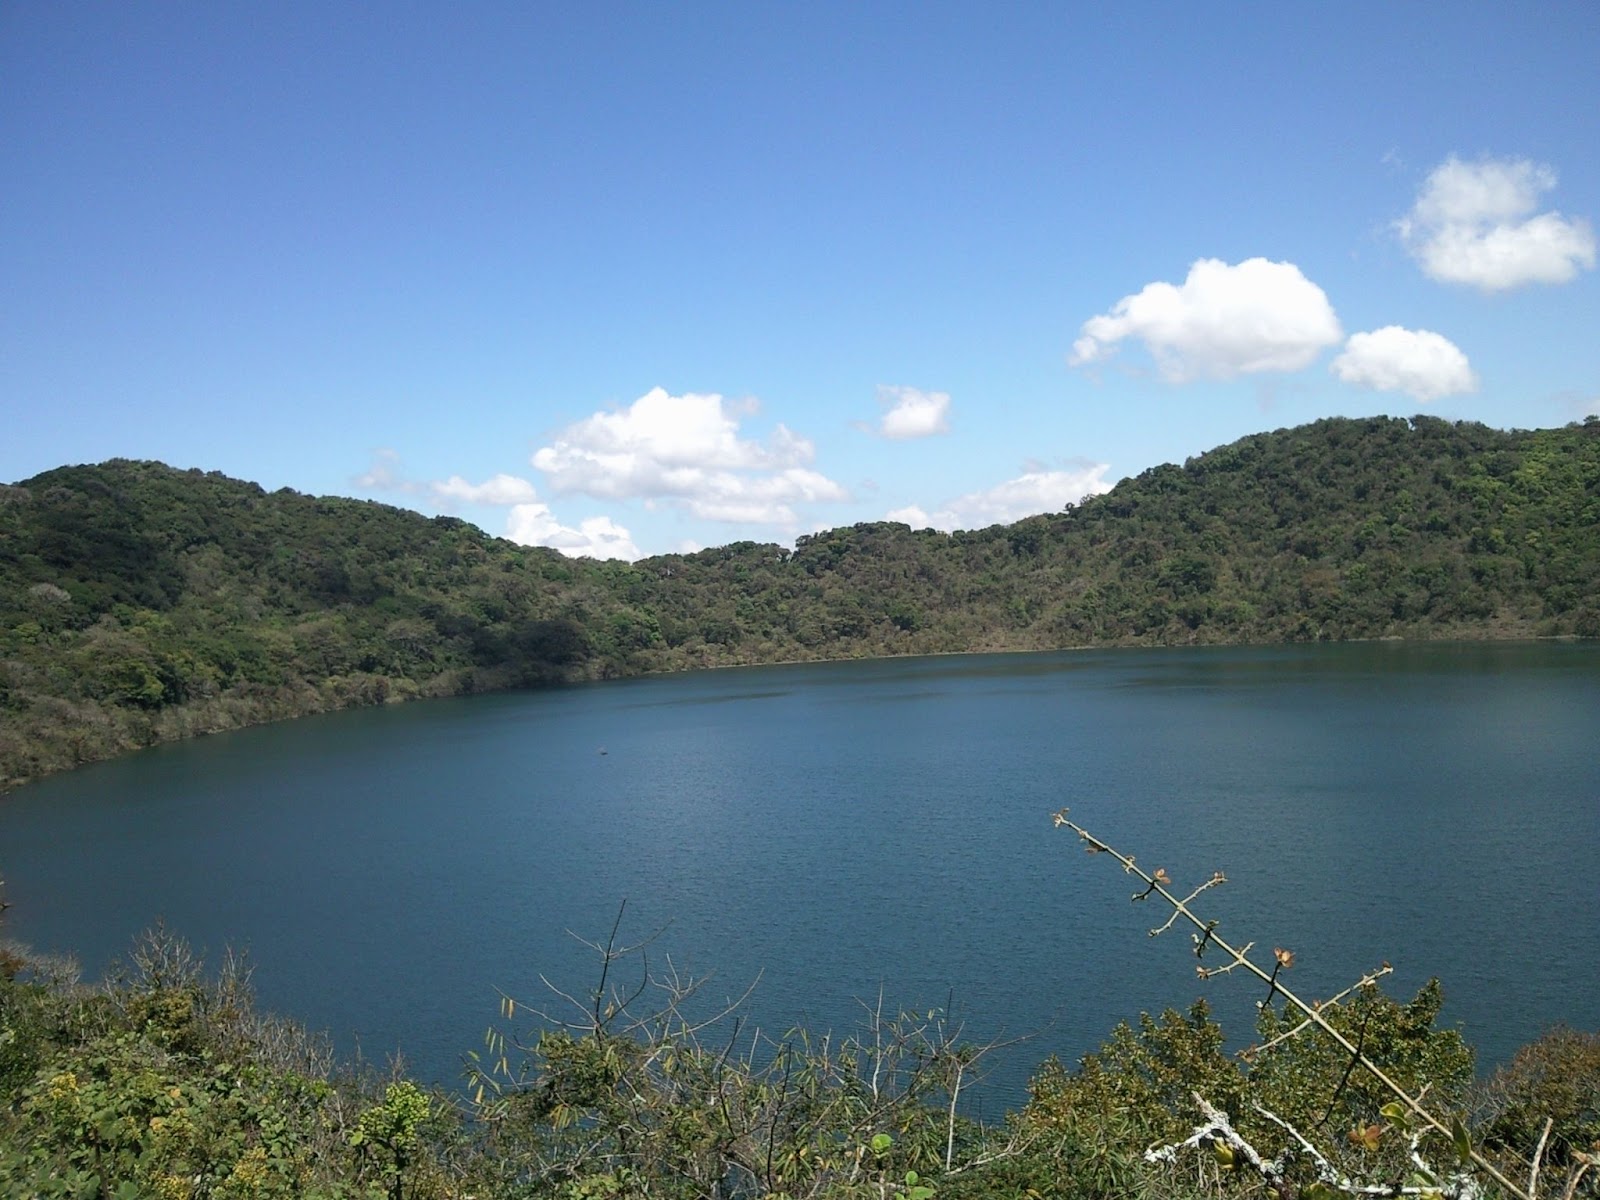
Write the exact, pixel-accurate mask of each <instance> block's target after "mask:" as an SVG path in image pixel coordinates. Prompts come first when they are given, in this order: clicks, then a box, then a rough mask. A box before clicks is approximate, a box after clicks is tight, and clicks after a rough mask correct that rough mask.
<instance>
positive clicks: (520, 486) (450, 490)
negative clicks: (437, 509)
mask: <svg viewBox="0 0 1600 1200" xmlns="http://www.w3.org/2000/svg"><path fill="white" fill-rule="evenodd" d="M428 490H429V491H430V492H431V493H432V494H433V497H434V499H435V500H438V501H440V502H441V503H449V502H451V501H459V502H460V503H463V504H497V505H508V504H532V503H533V502H534V501H535V500H537V499H538V498H539V496H538V493H537V492H535V491H534V490H533V484H531V483H529V482H528V481H527V480H526V479H519V478H518V477H517V476H515V475H504V474H501V475H494V476H491V477H490V478H489V479H486V480H485V481H484V482H482V483H468V482H467V481H466V480H465V479H463V478H461V476H459V475H452V476H450V478H449V479H446V480H445V481H444V482H443V483H437V482H435V483H430V484H429V485H428Z"/></svg>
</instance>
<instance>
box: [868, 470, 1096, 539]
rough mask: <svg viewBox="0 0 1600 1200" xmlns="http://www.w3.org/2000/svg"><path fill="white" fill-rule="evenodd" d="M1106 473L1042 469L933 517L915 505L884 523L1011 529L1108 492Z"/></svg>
mask: <svg viewBox="0 0 1600 1200" xmlns="http://www.w3.org/2000/svg"><path fill="white" fill-rule="evenodd" d="M1108 470H1110V465H1109V464H1108V463H1080V464H1076V465H1074V466H1071V467H1069V468H1067V469H1064V470H1055V471H1052V470H1046V469H1044V468H1042V467H1040V468H1036V469H1032V470H1028V471H1025V472H1024V473H1023V474H1021V475H1019V476H1017V477H1016V478H1015V479H1008V480H1006V481H1005V482H1004V483H997V484H995V486H994V487H991V488H986V489H985V490H983V491H981V492H968V493H967V494H966V495H964V496H957V497H956V498H955V499H954V500H951V501H949V502H948V503H947V504H944V505H941V506H940V507H939V508H938V509H937V510H936V511H934V512H931V513H930V512H927V511H926V510H924V509H922V508H920V507H919V506H917V505H915V504H913V505H909V506H907V507H905V508H897V509H894V510H892V511H890V512H889V513H888V514H886V519H887V520H890V521H904V522H905V523H906V524H907V525H910V526H911V527H912V528H913V529H929V528H932V529H942V530H944V531H945V532H947V533H949V532H952V531H954V530H957V529H983V528H986V527H987V526H990V525H1003V524H1009V523H1011V522H1012V521H1020V520H1021V519H1022V518H1023V517H1031V516H1033V515H1034V514H1036V513H1044V512H1059V511H1060V510H1061V509H1063V508H1065V507H1066V506H1067V505H1068V504H1076V503H1077V502H1078V501H1080V500H1082V499H1083V498H1084V497H1085V496H1098V495H1099V494H1100V493H1102V492H1109V491H1110V490H1111V484H1109V483H1107V482H1106V479H1105V474H1106V472H1107V471H1108Z"/></svg>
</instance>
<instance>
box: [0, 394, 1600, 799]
mask: <svg viewBox="0 0 1600 1200" xmlns="http://www.w3.org/2000/svg"><path fill="white" fill-rule="evenodd" d="M1556 634H1580V635H1584V636H1596V635H1600V420H1596V419H1595V418H1590V419H1589V420H1587V421H1586V422H1584V423H1583V424H1582V425H1572V426H1568V427H1566V428H1564V429H1554V430H1537V431H1531V432H1502V431H1497V430H1492V429H1488V428H1486V427H1484V426H1481V425H1471V424H1459V425H1452V424H1450V423H1447V422H1444V421H1440V420H1436V419H1432V418H1425V417H1418V418H1415V419H1413V420H1411V421H1405V420H1398V419H1389V418H1375V419H1370V420H1327V421H1319V422H1317V423H1316V424H1313V425H1307V426H1303V427H1300V428H1296V429H1289V430H1280V431H1278V432H1275V433H1264V434H1257V435H1254V436H1251V437H1247V438H1245V439H1243V440H1241V441H1238V442H1235V443H1233V444H1231V445H1228V446H1224V447H1221V448H1219V449H1217V450H1213V451H1211V452H1209V453H1207V454H1203V455H1201V456H1199V457H1198V458H1195V459H1191V460H1190V461H1189V462H1187V463H1186V464H1184V465H1183V466H1181V467H1179V466H1175V465H1167V466H1161V467H1156V468H1154V469H1152V470H1149V471H1146V472H1144V473H1143V474H1142V475H1140V476H1138V477H1137V478H1134V479H1128V480H1124V481H1123V482H1122V483H1120V484H1119V485H1118V486H1117V487H1116V488H1115V489H1113V490H1112V491H1111V492H1109V493H1108V494H1106V495H1104V496H1099V497H1095V498H1093V499H1091V500H1088V501H1086V502H1085V503H1083V504H1081V505H1078V506H1077V507H1075V508H1071V509H1069V510H1068V511H1066V512H1062V513H1055V514H1049V515H1045V516H1039V517H1032V518H1029V519H1027V520H1024V521H1021V522H1019V523H1017V524H1015V525H1009V526H996V527H994V528H991V529H985V530H979V531H974V532H966V533H958V534H955V535H953V536H952V535H947V534H941V533H936V532H934V531H932V530H922V531H920V532H918V531H913V530H911V529H909V528H908V527H906V526H904V525H897V524H890V523H883V524H872V525H857V526H855V527H853V528H849V529H839V530H834V531H832V532H829V533H822V534H818V535H816V536H813V537H806V538H801V539H800V541H799V544H798V545H797V546H796V548H795V549H794V550H793V551H792V552H791V551H788V550H785V549H783V548H781V547H778V546H773V545H757V544H755V543H751V542H741V543H737V544H735V545H731V546H726V547H722V548H719V549H714V550H705V551H702V552H700V553H698V554H692V555H672V556H666V557H661V558H651V559H645V560H643V561H641V562H638V563H635V564H632V565H631V566H630V565H625V564H620V563H597V562H592V561H589V560H577V561H574V560H571V559H566V558H563V557H561V556H560V555H558V554H557V553H555V552H554V551H551V550H544V549H536V548H528V547H522V546H517V545H513V544H512V543H510V542H506V541H503V540H500V539H497V538H493V537H490V536H488V535H486V534H484V533H483V532H482V531H480V530H478V529H476V528H474V527H472V526H470V525H467V524H466V523H464V522H462V521H458V520H453V519H449V518H433V519H429V518H426V517H422V516H419V515H417V514H416V513H412V512H408V511H405V510H402V509H396V508H390V507H388V506H385V505H380V504H374V503H370V502H365V501H356V500H344V499H330V498H315V497H311V496H305V495H301V494H299V493H296V492H293V491H290V490H287V489H286V490H283V491H278V492H272V493H268V492H265V491H263V490H262V489H261V488H259V487H257V486H255V485H254V484H250V483H242V482H239V481H236V480H232V479H228V478H226V477H224V476H222V475H219V474H216V473H211V474H205V473H202V472H200V471H179V470H174V469H172V468H169V467H166V466H163V465H162V464H160V463H151V462H131V461H126V460H113V461H111V462H107V463H103V464H101V465H99V466H79V467H63V468H60V469H58V470H54V471H48V472H46V473H44V474H42V475H39V476H36V477H35V478H33V479H29V480H25V481H23V482H21V483H19V484H16V485H14V486H10V487H0V787H6V786H13V785H15V784H16V783H18V782H21V781H23V780H26V779H29V778H32V777H35V776H38V775H42V774H45V773H47V772H49V771H53V770H58V769H61V768H64V767H68V766H72V765H74V764H77V763H80V762H86V761H90V760H93V759H99V758H104V757H108V756H110V755H113V754H116V753H119V752H121V751H123V750H126V749H130V748H133V747H136V746H142V745H148V744H150V743H152V742H155V741H158V740H165V739H171V738H177V737H184V736H188V735H192V734H197V733H204V732H210V731H215V730H221V729H228V728H234V727H237V726H240V725H245V724H250V723H254V722H259V721H263V720H271V719H275V718H279V717H285V716H292V715H297V714H301V713H308V712H317V711H321V710H325V709H329V708H338V707H344V706H348V705H354V704H370V703H379V702H383V701H389V700H395V699H404V698H408V697H412V696H420V695H449V694H456V693H461V692H469V691H479V690H487V689H495V688H504V687H511V686H518V685H525V684H538V683H545V682H553V681H559V680H570V679H580V678H599V677H606V676H615V675H626V674H634V673H639V672H645V671H658V670H672V669H681V668H690V667H702V666H716V665H727V664H735V663H755V662H770V661H779V660H788V659H818V658H837V657H856V656H866V655H882V654H911V653H932V652H941V651H966V650H998V649H1045V648H1052V647H1068V646H1087V645H1111V644H1117V645H1123V644H1136V643H1144V644H1177V643H1192V642H1243V641H1252V642H1261V641H1282V640H1305V639H1333V638H1365V637H1385V636H1401V637H1522V636H1534V635H1556Z"/></svg>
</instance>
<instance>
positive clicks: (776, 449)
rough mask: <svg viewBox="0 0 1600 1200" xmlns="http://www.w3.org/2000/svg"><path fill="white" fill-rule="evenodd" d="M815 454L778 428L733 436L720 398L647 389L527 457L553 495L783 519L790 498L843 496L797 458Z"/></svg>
mask: <svg viewBox="0 0 1600 1200" xmlns="http://www.w3.org/2000/svg"><path fill="white" fill-rule="evenodd" d="M815 455H816V451H815V448H814V447H813V446H812V444H811V443H810V442H809V441H808V440H806V439H805V438H803V437H801V436H800V435H798V434H796V433H794V432H793V431H791V430H790V429H788V428H787V427H786V426H784V425H779V426H778V427H777V429H776V430H775V431H774V432H773V433H772V435H771V436H770V437H769V438H767V439H766V440H765V441H764V442H758V441H754V440H751V439H748V438H742V437H740V436H739V421H738V419H737V414H736V413H734V412H732V411H730V406H729V405H728V404H727V403H726V402H725V401H724V399H723V398H722V397H721V396H718V395H714V394H710V395H698V394H695V393H688V394H685V395H682V396H672V395H669V394H668V393H667V392H666V391H664V390H663V389H661V388H654V389H652V390H651V391H649V392H647V393H646V394H645V395H643V396H641V397H639V399H637V400H635V401H634V402H633V403H632V404H631V405H629V406H628V407H627V408H625V409H622V410H620V411H617V412H599V413H595V414H594V415H593V416H590V417H587V418H585V419H584V420H582V421H579V422H577V423H576V424H573V425H569V426H568V427H567V428H566V429H564V430H562V431H561V432H560V433H559V434H557V435H556V437H555V439H554V441H553V442H552V443H551V444H550V445H548V446H542V447H540V448H539V449H538V450H537V451H536V452H535V453H534V455H533V460H532V461H533V465H534V466H535V467H537V468H538V469H539V470H541V471H543V472H544V473H545V474H546V476H547V477H548V478H549V480H550V486H551V488H552V489H553V490H555V491H557V492H582V493H584V494H586V495H590V496H601V497H609V498H615V499H622V498H634V497H642V498H645V499H647V500H666V501H669V502H672V503H677V504H681V505H683V506H684V507H686V508H688V509H689V511H690V512H692V513H694V515H696V516H699V517H704V518H707V519H709V520H714V521H733V522H742V523H753V524H772V525H792V524H794V523H795V521H796V520H797V516H796V513H795V511H794V509H793V508H792V507H791V506H792V505H793V504H795V503H799V502H808V503H812V502H819V501H838V500H845V499H848V498H849V495H848V493H847V492H846V491H845V489H844V488H843V487H841V486H840V485H839V484H837V483H835V482H834V481H833V480H831V479H828V478H827V477H826V476H824V475H822V474H820V473H819V472H817V471H815V470H812V469H811V468H809V467H808V466H806V465H805V464H807V463H809V462H810V461H811V460H812V459H813V458H814V457H815Z"/></svg>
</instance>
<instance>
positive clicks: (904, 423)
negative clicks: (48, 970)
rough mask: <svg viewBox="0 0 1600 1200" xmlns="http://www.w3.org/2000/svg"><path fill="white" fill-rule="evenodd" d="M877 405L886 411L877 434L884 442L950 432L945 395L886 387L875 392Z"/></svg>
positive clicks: (881, 387)
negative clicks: (882, 437)
mask: <svg viewBox="0 0 1600 1200" xmlns="http://www.w3.org/2000/svg"><path fill="white" fill-rule="evenodd" d="M878 403H879V404H881V405H883V406H884V407H885V408H886V409H888V411H887V412H885V413H884V414H883V419H882V420H881V421H880V422H879V425H878V433H879V434H881V435H882V436H884V437H886V438H893V439H896V440H903V439H909V438H923V437H931V436H933V435H934V434H936V433H949V432H950V394H949V393H948V392H923V391H919V390H917V389H916V388H911V387H891V386H889V385H887V384H885V385H883V386H880V387H879V388H878Z"/></svg>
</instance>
